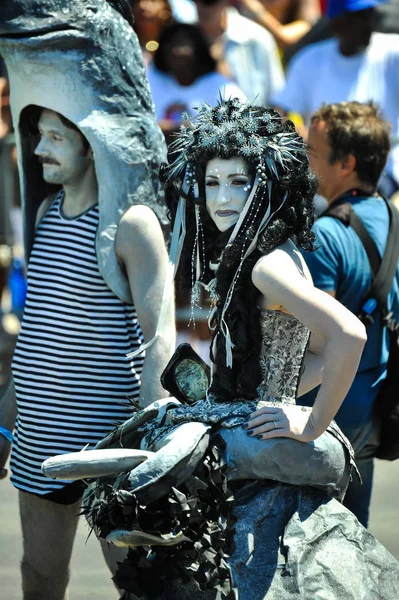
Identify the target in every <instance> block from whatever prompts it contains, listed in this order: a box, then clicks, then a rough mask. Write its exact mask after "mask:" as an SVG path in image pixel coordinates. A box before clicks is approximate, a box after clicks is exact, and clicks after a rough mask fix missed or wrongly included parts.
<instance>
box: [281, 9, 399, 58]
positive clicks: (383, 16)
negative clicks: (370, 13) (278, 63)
mask: <svg viewBox="0 0 399 600" xmlns="http://www.w3.org/2000/svg"><path fill="white" fill-rule="evenodd" d="M322 12H323V16H322V17H321V19H319V20H318V21H317V22H316V23H315V24H314V25H313V26H312V28H311V29H310V30H309V32H308V33H307V34H306V35H304V36H303V37H302V38H301V39H300V40H299V41H298V42H296V43H295V44H292V45H291V46H289V47H288V48H287V49H286V51H285V52H284V63H285V64H288V63H289V61H290V60H291V59H292V58H293V56H295V54H297V53H298V52H299V50H301V49H302V48H304V47H305V46H308V45H309V44H315V43H316V42H321V41H322V40H326V39H328V38H330V37H332V35H333V32H332V29H331V23H330V19H329V18H328V17H326V16H325V11H324V10H322ZM376 13H377V19H376V24H375V28H374V31H379V32H381V33H399V0H387V2H385V3H384V4H380V5H378V6H376Z"/></svg>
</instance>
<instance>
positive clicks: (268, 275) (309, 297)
mask: <svg viewBox="0 0 399 600" xmlns="http://www.w3.org/2000/svg"><path fill="white" fill-rule="evenodd" d="M252 281H253V283H254V285H255V286H256V287H257V288H258V289H259V291H260V292H261V293H262V295H263V296H264V298H265V299H266V302H267V304H268V305H281V306H284V308H285V309H286V310H287V311H288V312H289V313H290V314H292V315H293V316H295V317H296V318H297V319H298V320H299V321H300V322H301V323H303V325H305V327H307V328H308V329H309V330H310V331H311V333H313V334H314V336H315V337H317V338H318V339H319V340H320V341H321V345H322V347H323V350H322V353H323V365H324V368H323V374H322V381H321V385H320V389H319V392H318V394H317V397H316V400H315V403H314V406H313V409H312V411H311V412H310V413H309V412H308V411H303V410H301V409H300V408H299V407H297V406H295V405H293V406H292V407H291V406H284V407H282V408H275V407H270V408H263V409H260V410H258V411H256V413H253V414H252V415H251V417H250V420H249V422H248V429H250V430H252V434H253V435H261V436H262V438H263V439H268V438H272V437H291V438H294V439H298V440H301V441H311V440H314V439H316V438H317V437H319V436H320V435H321V434H322V433H323V432H324V431H325V430H326V429H327V427H328V425H329V424H330V423H331V421H332V419H333V418H334V416H335V414H336V413H337V411H338V409H339V407H340V405H341V403H342V402H343V400H344V398H345V396H346V394H347V393H348V391H349V388H350V386H351V384H352V381H353V379H354V377H355V375H356V371H357V368H358V365H359V361H360V357H361V354H362V350H363V346H364V344H365V342H366V339H367V338H366V332H365V328H364V326H363V324H362V323H361V322H360V321H359V319H358V318H357V317H355V315H354V314H353V313H351V312H350V311H349V310H347V309H346V308H345V307H344V306H343V305H342V304H340V303H339V302H338V301H337V300H335V299H334V298H333V297H332V296H330V295H328V294H326V293H325V292H322V291H321V290H318V289H317V288H315V287H314V286H313V284H312V283H311V282H310V281H308V280H307V279H306V278H305V277H304V276H303V275H301V274H300V272H299V270H298V267H297V265H296V264H295V263H294V261H293V259H292V257H291V256H290V254H289V253H287V252H286V251H285V250H283V249H279V248H277V249H276V250H274V251H273V252H271V253H270V254H268V255H267V256H264V257H262V258H261V259H260V260H259V261H258V263H257V264H256V265H255V267H254V269H253V272H252Z"/></svg>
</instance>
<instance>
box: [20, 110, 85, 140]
mask: <svg viewBox="0 0 399 600" xmlns="http://www.w3.org/2000/svg"><path fill="white" fill-rule="evenodd" d="M25 110H26V113H27V117H25V118H24V119H23V121H22V122H21V127H22V132H25V133H26V134H27V135H30V136H36V135H37V134H38V133H39V129H38V125H39V121H40V117H41V114H42V112H43V111H44V110H51V111H52V112H55V113H56V115H57V116H58V118H59V120H60V121H61V123H62V124H63V125H65V127H68V129H73V130H74V131H76V132H77V133H79V134H80V136H81V138H82V143H83V149H84V151H85V152H87V150H88V149H89V148H90V144H89V142H88V140H87V138H86V137H85V136H84V135H83V133H82V132H81V131H80V129H79V127H77V125H75V123H72V121H70V120H69V119H67V118H66V117H64V115H61V114H60V113H59V112H57V111H56V110H53V109H47V108H46V107H44V106H37V105H34V104H31V105H30V106H27V107H26V108H25Z"/></svg>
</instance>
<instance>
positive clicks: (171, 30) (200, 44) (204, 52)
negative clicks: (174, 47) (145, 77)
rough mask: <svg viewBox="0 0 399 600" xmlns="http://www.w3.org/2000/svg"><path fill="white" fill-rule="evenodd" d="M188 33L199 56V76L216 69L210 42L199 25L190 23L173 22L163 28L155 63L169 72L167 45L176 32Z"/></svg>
mask: <svg viewBox="0 0 399 600" xmlns="http://www.w3.org/2000/svg"><path fill="white" fill-rule="evenodd" d="M179 33H186V34H187V35H188V36H189V37H190V39H191V41H192V42H193V45H194V49H195V55H196V58H197V77H199V76H201V75H206V74H207V73H212V72H213V71H215V70H216V61H215V60H214V58H212V56H211V53H210V51H209V46H208V43H207V41H206V39H205V37H204V35H203V34H202V32H201V30H200V28H199V27H197V26H196V25H190V24H188V23H172V25H168V26H167V27H165V29H163V31H162V32H161V35H160V36H159V40H158V43H159V46H158V48H157V50H156V51H155V53H154V58H153V60H154V65H155V67H156V68H157V69H158V71H161V72H162V73H167V72H168V67H167V65H166V61H165V54H166V52H165V46H167V45H168V44H169V42H170V41H171V40H173V38H174V37H175V35H176V34H179Z"/></svg>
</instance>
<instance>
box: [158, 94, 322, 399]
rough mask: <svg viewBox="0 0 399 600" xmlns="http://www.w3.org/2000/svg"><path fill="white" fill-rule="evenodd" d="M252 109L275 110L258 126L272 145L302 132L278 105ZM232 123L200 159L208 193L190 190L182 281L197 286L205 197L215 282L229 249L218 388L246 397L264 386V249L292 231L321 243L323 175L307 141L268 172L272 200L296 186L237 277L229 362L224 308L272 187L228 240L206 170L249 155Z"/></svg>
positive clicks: (258, 113)
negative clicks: (229, 361)
mask: <svg viewBox="0 0 399 600" xmlns="http://www.w3.org/2000/svg"><path fill="white" fill-rule="evenodd" d="M222 106H228V107H229V110H230V116H229V117H228V118H227V119H226V121H229V120H230V122H232V121H234V120H236V122H237V120H238V119H237V116H238V114H239V113H238V111H236V109H235V108H234V103H231V102H229V101H227V102H225V103H222ZM236 106H237V105H236ZM210 110H212V111H213V116H214V118H215V121H216V122H217V120H218V112H217V111H218V108H215V109H210ZM250 112H251V114H252V115H253V116H254V117H256V118H257V119H258V122H259V123H264V122H269V118H271V124H270V123H269V125H268V126H266V127H265V126H264V125H262V124H261V125H260V126H259V128H258V132H257V133H258V136H260V137H262V138H266V139H267V138H270V143H271V145H272V144H273V143H275V142H276V139H279V135H280V134H283V133H287V134H290V133H291V132H292V133H293V134H294V135H295V127H294V125H293V123H292V122H291V121H289V120H285V119H282V118H281V117H280V115H279V114H278V113H277V112H276V111H274V110H272V109H270V108H262V107H251V108H250ZM219 119H220V117H219ZM228 129H229V127H227V133H226V136H227V138H226V139H227V141H226V144H225V145H224V149H223V150H222V147H223V144H218V149H213V150H205V149H204V151H203V153H202V155H201V157H200V158H199V159H198V161H197V162H196V163H195V170H196V180H197V181H198V184H199V189H200V199H194V198H192V197H190V196H189V197H188V200H187V201H186V204H187V210H186V225H187V235H186V238H185V242H184V246H183V251H182V257H181V264H180V284H181V286H182V287H190V286H191V285H192V256H193V246H194V244H195V243H196V241H195V239H196V238H195V236H196V224H195V211H194V206H195V203H197V204H199V207H200V209H199V210H200V216H201V220H202V224H203V230H204V231H205V236H204V239H203V240H200V245H201V244H202V243H203V244H204V251H205V255H206V259H207V264H206V265H205V269H204V273H203V275H202V277H201V279H202V280H203V281H204V282H205V283H209V281H210V280H211V279H212V278H213V277H214V272H213V271H212V269H211V268H210V265H209V263H210V262H215V261H217V260H218V259H219V258H220V255H221V254H222V257H221V262H220V265H219V268H218V271H217V278H216V293H217V296H218V298H219V299H218V301H217V305H216V313H215V326H216V328H215V331H214V334H213V335H214V336H216V338H214V339H215V347H216V352H215V353H213V352H212V351H211V359H212V361H213V362H214V363H215V364H216V369H215V373H214V376H213V381H212V385H211V387H210V392H211V393H213V394H215V396H216V398H217V399H219V400H221V401H225V402H228V401H233V400H235V399H236V398H238V397H240V398H246V399H253V398H254V397H256V394H257V388H258V386H259V384H260V382H261V370H260V362H259V356H260V350H261V342H262V339H261V331H260V324H259V322H260V321H259V320H260V310H259V307H258V305H259V295H260V293H259V291H258V290H257V289H256V288H255V286H254V285H253V284H252V280H251V272H252V269H253V267H254V265H255V263H256V262H257V261H258V260H259V258H260V257H261V256H263V255H265V254H268V253H269V252H271V251H272V250H273V249H274V248H275V247H276V246H278V245H280V244H282V243H284V242H285V241H286V240H287V239H288V238H290V237H291V236H295V237H296V240H297V242H298V245H299V246H301V247H302V248H304V249H306V250H313V242H314V235H313V233H312V231H311V227H312V225H313V220H314V209H313V196H314V193H315V190H316V181H315V177H314V175H313V174H312V173H311V171H310V169H309V162H308V157H307V154H306V152H304V151H303V147H302V148H299V146H298V147H297V149H296V150H293V151H292V153H291V159H290V160H289V164H285V166H283V164H279V163H278V162H276V163H275V164H274V165H273V168H272V169H271V171H270V172H269V173H268V178H269V181H272V192H271V204H272V207H273V206H274V207H277V206H279V205H280V204H281V200H282V197H283V195H285V194H286V193H288V198H287V200H286V202H285V204H284V205H283V207H282V208H281V210H280V211H279V212H277V213H276V215H275V216H274V218H273V220H272V221H270V223H269V224H268V225H267V227H266V228H265V229H264V230H263V231H262V233H261V234H260V236H259V238H258V241H257V246H256V249H255V250H254V252H252V253H251V254H250V255H249V256H248V258H247V259H246V260H245V261H244V263H243V266H242V271H241V274H240V276H239V278H238V281H237V283H236V285H235V288H234V294H233V297H232V300H231V302H230V305H229V308H228V311H227V314H226V316H225V320H226V322H227V324H228V327H229V331H230V334H231V339H232V342H233V344H234V348H233V366H232V368H229V367H227V366H226V352H225V340H224V337H223V334H222V333H221V323H220V321H221V313H222V310H223V307H224V304H225V300H226V296H227V293H228V291H229V288H230V284H231V282H232V279H233V277H234V275H235V273H236V271H237V267H238V265H239V263H240V259H241V256H242V251H243V246H244V244H246V243H249V242H248V240H249V241H251V240H252V239H253V237H254V234H255V232H256V231H257V228H258V226H259V223H260V221H261V219H262V217H263V216H264V214H265V212H266V209H267V206H268V202H267V201H266V202H264V201H263V198H264V197H265V195H266V187H262V188H260V189H259V188H258V191H257V196H258V198H257V200H256V202H257V203H258V204H257V206H258V207H259V214H258V216H257V217H256V220H253V219H252V221H250V220H249V221H250V222H249V221H248V223H249V225H248V226H246V221H245V220H244V222H243V226H242V228H241V229H240V232H239V234H238V235H237V237H236V239H235V240H234V241H233V242H232V243H231V244H230V245H229V246H228V247H226V243H227V241H228V239H229V237H230V234H231V229H230V230H229V231H227V232H225V233H220V232H219V231H218V229H217V228H216V226H215V224H214V223H213V221H212V219H211V217H210V216H209V215H208V213H207V210H206V207H205V199H204V198H205V188H204V172H205V169H206V164H207V163H208V162H209V160H211V159H212V158H216V157H219V158H224V159H229V158H232V157H233V156H237V155H240V156H242V155H241V154H240V152H239V150H238V147H237V144H236V143H235V142H234V143H233V142H232V141H231V140H232V137H231V136H232V135H233V134H232V133H231V131H228ZM271 129H272V131H271ZM199 135H200V134H199ZM297 139H298V138H297ZM229 140H230V142H229ZM247 163H248V165H249V166H250V168H256V159H255V158H252V160H251V158H248V159H247ZM190 164H191V163H190ZM172 167H173V165H172ZM273 169H275V170H274V171H273ZM273 173H274V174H273ZM259 190H260V191H259ZM178 193H180V190H178V189H176V187H174V188H172V187H171V186H169V189H168V196H167V198H168V204H169V208H170V211H171V215H172V217H173V215H174V213H175V209H176V202H177V194H178ZM201 197H202V198H201Z"/></svg>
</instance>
